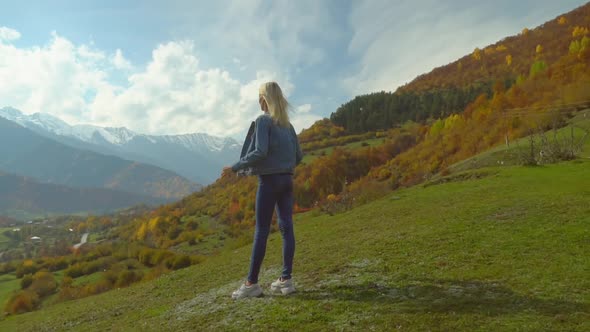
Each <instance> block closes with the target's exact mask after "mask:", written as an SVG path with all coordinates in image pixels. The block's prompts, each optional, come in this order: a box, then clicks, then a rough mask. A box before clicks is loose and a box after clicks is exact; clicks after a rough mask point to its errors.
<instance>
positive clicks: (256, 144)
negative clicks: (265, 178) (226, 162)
mask: <svg viewBox="0 0 590 332" xmlns="http://www.w3.org/2000/svg"><path fill="white" fill-rule="evenodd" d="M301 159H303V154H302V153H301V148H300V146H299V140H298V139H297V134H296V133H295V129H294V128H293V126H292V125H289V127H287V128H284V127H280V126H278V125H276V124H275V123H274V122H273V120H272V118H271V117H270V115H268V114H267V113H266V114H263V115H261V116H259V117H258V118H257V119H256V121H253V122H252V124H251V125H250V129H249V130H248V134H247V135H246V139H245V141H244V145H242V152H241V153H240V160H239V161H238V162H237V163H235V164H234V165H233V166H232V170H233V171H234V172H238V174H240V175H265V174H279V173H291V174H293V170H294V169H295V166H297V165H298V164H299V163H300V162H301Z"/></svg>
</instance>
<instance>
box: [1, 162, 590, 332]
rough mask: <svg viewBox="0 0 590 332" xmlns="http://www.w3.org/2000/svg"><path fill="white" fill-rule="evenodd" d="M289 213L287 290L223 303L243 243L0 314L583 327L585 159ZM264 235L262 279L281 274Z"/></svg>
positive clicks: (94, 324) (169, 322)
mask: <svg viewBox="0 0 590 332" xmlns="http://www.w3.org/2000/svg"><path fill="white" fill-rule="evenodd" d="M477 172H479V173H480V174H483V176H477V177H473V178H470V177H457V178H456V180H457V181H454V182H447V183H441V184H438V185H430V186H417V187H413V188H409V189H404V190H400V191H397V192H394V193H392V194H391V195H389V196H387V197H384V198H383V199H380V200H378V201H375V202H372V203H369V204H366V205H363V206H361V207H358V208H355V209H353V210H351V211H348V212H346V213H342V214H338V215H334V216H328V215H319V216H317V215H314V213H307V214H304V215H297V216H296V238H297V252H296V256H295V267H294V278H295V279H294V280H295V281H296V285H297V287H298V293H296V294H294V295H292V296H289V297H286V298H285V297H281V296H273V295H266V296H265V297H263V298H259V299H247V300H243V301H238V302H234V301H232V300H231V299H230V297H229V295H230V294H231V291H233V290H234V289H235V288H236V287H238V286H239V284H240V282H242V281H243V280H244V277H245V275H246V273H247V268H248V260H249V256H250V250H251V247H250V246H249V245H248V246H244V247H241V248H238V249H232V250H227V251H225V252H223V253H221V254H220V255H219V256H216V257H212V258H210V259H208V260H206V261H205V262H204V263H202V264H201V265H197V266H193V267H190V268H187V269H183V270H179V271H176V272H173V273H170V274H167V275H164V276H162V277H160V278H159V279H156V280H154V281H152V282H146V283H141V284H138V285H135V286H132V287H129V288H125V289H120V290H114V291H110V292H107V293H104V294H101V295H97V296H93V297H89V298H84V299H80V300H77V301H72V302H66V303H61V304H56V305H53V306H50V307H47V308H45V309H43V310H42V311H38V312H32V313H28V314H23V315H19V316H13V317H7V318H5V319H4V320H3V321H1V322H0V330H2V331H4V330H6V331H15V330H18V331H38V330H44V331H63V330H73V331H74V330H86V331H103V330H117V331H139V330H141V331H194V330H203V329H206V330H230V331H243V330H269V331H274V330H302V331H310V330H311V331H319V330H345V331H348V330H358V331H370V330H376V331H390V330H405V331H428V330H429V331H517V330H518V331H548V330H550V331H557V330H561V331H588V330H590V278H588V271H590V257H589V255H588V253H589V252H590V242H589V240H588V239H589V238H590V204H588V202H589V201H590V160H578V161H573V162H566V163H561V164H557V165H548V166H542V167H505V168H494V169H484V170H483V171H477ZM280 248H281V239H280V235H279V234H278V233H274V234H272V235H271V237H270V239H269V244H268V248H267V257H266V260H265V262H264V264H263V270H262V273H261V283H263V285H264V287H267V286H268V284H269V283H270V282H271V281H272V280H274V279H275V278H276V277H277V276H278V274H279V272H280V264H281V249H280Z"/></svg>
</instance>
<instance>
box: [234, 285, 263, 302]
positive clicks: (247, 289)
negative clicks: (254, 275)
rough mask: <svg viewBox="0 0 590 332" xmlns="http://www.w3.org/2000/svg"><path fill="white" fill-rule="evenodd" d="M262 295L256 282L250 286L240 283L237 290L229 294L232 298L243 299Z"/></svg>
mask: <svg viewBox="0 0 590 332" xmlns="http://www.w3.org/2000/svg"><path fill="white" fill-rule="evenodd" d="M261 295H262V288H260V286H259V285H258V284H252V285H250V286H246V284H242V286H240V288H238V290H236V291H235V292H233V293H232V294H231V297H232V299H234V300H237V299H243V298H246V297H259V296H261Z"/></svg>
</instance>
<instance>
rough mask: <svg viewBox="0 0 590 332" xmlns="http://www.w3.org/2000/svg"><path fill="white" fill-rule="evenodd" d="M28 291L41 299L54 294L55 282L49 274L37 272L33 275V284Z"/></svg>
mask: <svg viewBox="0 0 590 332" xmlns="http://www.w3.org/2000/svg"><path fill="white" fill-rule="evenodd" d="M29 289H30V290H31V291H33V292H35V293H37V295H39V297H41V298H42V297H45V296H47V295H51V294H53V293H55V291H56V289H57V282H56V281H55V278H54V277H53V274H52V273H51V272H47V271H39V272H37V273H35V275H33V283H32V284H31V286H30V287H29Z"/></svg>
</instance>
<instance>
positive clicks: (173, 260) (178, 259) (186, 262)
mask: <svg viewBox="0 0 590 332" xmlns="http://www.w3.org/2000/svg"><path fill="white" fill-rule="evenodd" d="M190 265H191V258H190V257H189V256H188V255H178V256H175V257H170V258H169V259H167V260H166V267H167V268H169V269H172V270H178V269H182V268H185V267H187V266H190Z"/></svg>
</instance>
